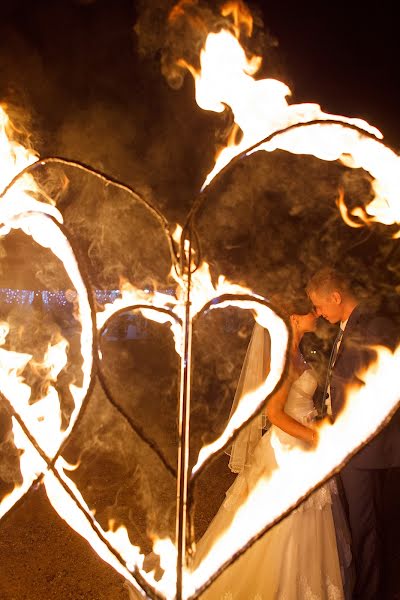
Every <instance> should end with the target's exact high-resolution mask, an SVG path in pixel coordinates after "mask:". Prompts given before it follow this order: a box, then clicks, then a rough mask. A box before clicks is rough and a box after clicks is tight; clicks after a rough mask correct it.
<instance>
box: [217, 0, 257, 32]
mask: <svg viewBox="0 0 400 600" xmlns="http://www.w3.org/2000/svg"><path fill="white" fill-rule="evenodd" d="M221 14H222V16H223V17H230V16H232V19H233V28H234V31H235V35H236V37H237V38H239V36H240V33H241V30H242V29H243V30H244V33H245V35H246V36H247V37H251V35H252V33H253V17H252V15H251V12H250V11H249V9H248V7H247V6H246V4H245V3H244V2H241V1H239V0H238V1H237V2H234V1H232V0H230V1H229V2H225V4H224V5H223V6H222V7H221Z"/></svg>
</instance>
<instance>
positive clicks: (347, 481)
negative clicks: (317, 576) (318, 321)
mask: <svg viewBox="0 0 400 600" xmlns="http://www.w3.org/2000/svg"><path fill="white" fill-rule="evenodd" d="M396 333H397V332H395V330H394V325H393V324H392V323H391V321H389V320H388V319H385V318H382V317H377V316H374V315H372V314H371V313H369V312H368V310H367V309H366V307H363V306H362V305H358V306H357V307H356V308H355V309H354V310H353V312H352V313H351V315H350V317H349V320H348V322H347V326H346V328H345V330H344V334H343V337H342V340H341V344H340V346H339V350H338V353H337V356H336V360H335V364H334V366H333V367H332V374H331V380H330V398H331V406H332V417H333V419H335V418H336V417H337V415H338V414H339V412H340V411H341V410H342V408H343V405H344V397H345V389H346V387H347V386H348V385H349V384H356V385H357V384H358V385H362V384H363V382H362V381H361V380H360V378H359V375H360V371H362V369H363V368H364V367H366V366H368V365H369V364H370V363H371V362H373V360H374V358H375V352H374V351H373V350H371V349H370V346H373V345H384V346H387V347H389V348H391V349H393V347H394V345H395V343H396V342H397V339H396V337H397V336H396ZM388 385H393V382H388ZM384 393H385V390H384V389H382V394H384ZM375 401H376V402H377V403H378V402H379V397H377V398H376V399H375ZM398 466H400V411H398V413H397V414H396V415H395V416H394V417H393V418H392V420H391V421H390V423H389V424H388V425H387V426H386V427H385V428H384V429H383V431H381V432H380V433H379V434H378V435H377V436H376V437H375V438H374V439H373V440H372V441H371V442H369V443H368V444H367V445H366V446H364V448H362V449H361V450H360V451H359V452H358V453H357V454H356V455H355V456H354V457H353V458H352V459H351V460H350V461H349V462H348V464H347V465H346V466H345V467H344V468H343V469H342V471H341V473H340V478H341V481H342V484H343V488H344V493H345V496H346V500H347V504H348V514H349V522H350V529H351V535H352V546H353V555H354V559H355V566H356V577H357V579H356V587H355V590H354V598H357V599H362V600H369V599H370V600H377V599H378V598H381V597H382V596H381V595H380V594H381V585H382V551H383V547H382V524H381V523H382V516H383V515H382V508H381V497H382V487H383V483H382V478H383V477H384V476H385V474H386V470H387V469H388V468H390V467H398Z"/></svg>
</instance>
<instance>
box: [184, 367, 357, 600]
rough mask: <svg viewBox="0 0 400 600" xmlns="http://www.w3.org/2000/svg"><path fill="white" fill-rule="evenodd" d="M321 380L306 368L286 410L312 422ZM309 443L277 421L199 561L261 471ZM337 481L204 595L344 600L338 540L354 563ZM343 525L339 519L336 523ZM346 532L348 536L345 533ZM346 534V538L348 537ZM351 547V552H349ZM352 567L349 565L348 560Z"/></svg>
mask: <svg viewBox="0 0 400 600" xmlns="http://www.w3.org/2000/svg"><path fill="white" fill-rule="evenodd" d="M315 388H316V380H315V378H314V375H313V373H312V370H311V369H307V370H305V371H304V372H303V373H302V374H301V375H300V376H299V378H298V379H297V380H295V382H294V383H293V384H292V387H291V389H290V392H289V395H288V399H287V402H286V405H285V412H286V413H287V414H289V415H290V416H291V417H293V418H294V419H296V420H297V421H300V422H303V423H304V422H306V421H307V420H309V418H310V417H311V416H312V414H313V412H314V406H313V400H312V396H313V393H314V391H315ZM302 444H303V442H302V441H300V440H298V439H297V438H294V437H292V436H290V435H288V434H287V433H285V432H283V431H282V430H280V429H279V428H277V427H275V426H271V427H270V429H269V430H268V432H267V433H266V434H265V435H264V436H263V437H262V438H261V440H260V441H259V442H258V444H257V446H256V449H255V452H254V454H253V457H252V460H251V463H250V465H248V466H246V467H245V469H244V470H243V471H242V472H241V473H240V474H239V475H238V476H237V478H236V480H235V482H234V483H233V485H232V486H231V488H230V489H229V490H228V492H227V495H226V500H225V502H224V503H223V505H222V506H221V507H220V509H219V511H218V513H217V514H216V516H215V517H214V519H213V521H212V522H211V524H210V526H209V528H208V529H207V531H206V533H205V534H204V536H203V537H202V538H201V540H200V541H199V543H198V545H197V550H196V555H195V559H194V566H195V565H196V564H199V562H200V560H201V558H202V557H203V556H204V554H205V553H206V552H207V549H208V548H209V546H210V544H212V542H213V540H214V539H215V538H216V537H218V534H219V532H220V531H222V530H224V529H225V528H226V527H227V526H228V524H229V522H230V521H231V519H232V512H231V511H233V510H235V508H236V507H237V506H239V505H240V504H241V503H242V502H243V500H244V498H245V496H246V494H247V493H248V490H249V489H251V488H252V487H253V486H254V484H255V482H256V480H257V478H258V475H259V472H260V470H264V471H265V470H267V471H269V470H272V469H275V468H276V467H277V465H278V466H279V464H280V460H281V459H280V456H283V453H285V451H287V449H290V448H291V447H295V446H299V445H302ZM335 493H337V490H335V483H334V482H333V481H331V482H329V483H328V484H325V485H323V486H322V487H321V488H319V489H318V490H317V491H315V492H314V493H313V494H311V495H310V496H309V497H308V498H307V500H305V501H304V502H303V503H302V504H300V505H299V506H298V508H297V509H295V510H294V511H292V512H291V513H290V514H289V515H288V516H287V517H286V518H285V519H284V520H282V521H281V522H280V523H278V524H277V525H276V526H275V527H273V528H272V529H271V530H269V531H268V532H267V533H266V534H265V535H264V536H263V537H262V538H261V539H260V540H258V541H257V542H256V543H255V544H254V545H253V546H251V547H250V548H249V550H247V551H246V552H245V554H243V555H242V556H241V557H240V558H239V559H238V560H237V561H236V562H235V563H234V564H233V565H231V566H230V567H229V568H228V569H227V570H226V571H224V572H223V573H222V574H221V575H220V577H219V578H218V579H217V580H216V581H215V582H214V583H213V584H212V585H211V586H210V587H209V588H208V589H207V590H206V591H205V592H204V593H203V594H202V596H201V598H202V599H203V600H342V599H343V598H344V592H343V584H342V576H341V567H340V562H339V556H338V549H337V540H336V538H338V543H339V544H342V549H341V550H342V551H341V555H342V558H343V557H344V559H345V562H346V563H349V562H350V559H351V557H350V555H349V547H348V539H347V538H346V533H345V525H343V530H342V528H341V524H339V527H340V529H341V530H340V531H337V532H336V534H335V527H334V522H333V516H332V496H333V494H335ZM336 527H338V523H336ZM341 536H342V537H341ZM343 536H344V537H343ZM346 552H347V556H346ZM345 566H347V565H345Z"/></svg>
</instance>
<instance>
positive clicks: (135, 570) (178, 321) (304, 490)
mask: <svg viewBox="0 0 400 600" xmlns="http://www.w3.org/2000/svg"><path fill="white" fill-rule="evenodd" d="M149 215H153V213H152V212H151V210H150V209H149ZM43 221H45V222H46V227H45V228H44V229H43V228H37V227H36V224H38V223H39V222H41V224H43ZM12 223H13V225H12V227H15V228H18V229H21V230H22V231H24V232H25V234H27V235H30V236H31V237H32V238H33V239H34V240H35V241H37V242H38V243H39V244H41V245H42V246H46V247H51V249H52V251H53V252H54V253H55V254H56V255H57V256H59V257H60V258H61V259H62V262H63V263H64V264H65V265H66V267H65V268H66V272H67V274H68V277H69V280H70V282H71V287H72V288H74V290H76V293H77V298H78V299H79V300H78V303H79V311H80V313H81V319H80V320H81V322H82V324H83V326H82V332H81V334H80V345H81V348H82V352H81V353H82V356H83V357H84V363H85V370H84V375H83V376H82V382H81V384H80V386H79V390H78V394H77V396H76V399H75V402H74V408H73V410H72V412H71V414H70V417H69V420H68V422H67V423H66V424H65V425H66V426H65V427H60V426H59V425H60V423H59V422H57V425H58V431H56V436H55V438H54V439H51V440H50V439H49V438H48V437H47V436H43V437H41V433H40V424H41V423H44V422H45V423H46V421H51V419H52V416H53V413H52V411H53V409H54V405H50V406H49V409H48V410H43V414H37V413H35V411H32V413H33V414H34V419H35V420H36V422H35V423H34V425H30V424H29V417H28V416H27V413H24V412H23V411H21V410H18V406H17V408H15V409H14V413H12V414H13V416H14V417H15V418H16V419H17V418H18V416H19V417H20V419H21V422H20V425H16V428H15V430H14V440H15V443H16V445H17V447H18V448H21V449H23V454H22V456H21V470H24V484H23V485H22V486H20V487H18V488H16V489H15V490H14V491H13V492H12V493H11V494H10V495H9V496H8V497H7V498H6V499H5V500H3V502H2V503H1V508H2V514H4V513H5V512H7V511H8V510H10V508H11V507H12V506H13V505H14V504H15V503H16V502H17V501H18V500H19V499H20V498H21V497H22V496H23V494H25V493H26V491H27V489H29V487H30V485H31V484H32V482H33V481H34V480H35V479H36V478H38V477H40V476H43V482H44V485H45V487H46V490H47V493H48V496H49V498H50V499H51V501H52V504H53V506H54V507H55V509H56V510H57V511H58V512H59V514H60V515H61V516H62V517H63V518H64V519H65V520H66V521H67V522H68V523H69V524H70V525H71V527H73V528H74V529H76V530H77V531H78V532H79V533H80V534H81V535H83V536H84V537H85V539H87V540H88V541H89V542H90V543H91V545H92V546H93V547H94V548H95V550H96V552H97V553H98V554H99V555H100V556H101V557H102V558H104V560H106V561H107V562H108V563H110V564H111V565H112V566H113V567H114V568H115V569H116V570H117V571H118V572H120V573H121V574H123V575H124V576H125V577H126V578H127V579H128V580H129V581H131V582H132V583H133V584H134V585H135V586H136V587H137V588H138V589H142V590H145V592H146V593H147V594H148V595H150V596H153V597H173V595H174V593H175V584H176V549H175V547H174V544H173V543H172V541H171V540H157V541H156V542H155V544H154V551H155V552H156V553H157V554H159V556H160V557H161V566H162V569H163V571H164V575H163V577H162V578H161V579H158V580H157V579H156V578H154V577H152V575H151V574H150V575H149V574H147V573H145V572H144V571H143V570H142V569H141V565H142V562H143V557H142V556H141V553H140V550H139V548H138V547H135V546H132V544H131V542H130V540H129V538H128V536H127V534H126V531H123V530H122V529H119V530H117V531H114V530H113V529H112V527H111V526H110V528H109V529H107V528H104V527H102V526H101V524H100V523H99V522H98V521H97V519H96V518H95V516H94V515H93V514H92V512H91V509H90V506H88V504H87V502H86V501H85V498H84V492H83V491H82V490H80V489H79V486H76V485H75V484H74V483H73V481H72V479H71V478H70V477H69V476H68V475H67V466H66V464H65V461H64V459H63V458H62V456H60V451H61V450H62V448H63V445H64V444H65V442H66V440H67V439H68V436H69V435H70V434H71V432H72V430H73V428H74V426H75V423H76V422H77V421H78V417H79V414H80V411H81V409H82V407H83V406H84V404H85V399H86V398H87V397H88V393H89V392H90V386H91V382H92V381H93V379H94V375H95V371H94V369H93V367H92V361H91V356H92V355H91V352H90V351H91V349H92V347H94V344H93V339H94V335H93V323H94V319H93V318H92V315H93V313H94V310H93V307H92V306H91V303H90V299H89V296H88V294H87V286H86V285H85V284H84V281H83V277H82V275H81V271H80V269H79V268H77V261H76V259H75V257H74V254H73V252H72V250H71V248H70V247H69V244H68V243H67V238H66V237H65V235H64V234H63V231H62V230H60V228H59V226H58V225H57V224H56V223H55V222H54V219H53V218H52V217H50V216H48V215H45V214H33V213H29V214H25V213H24V214H16V215H14V217H13V219H12ZM12 227H11V228H12ZM42 231H45V232H46V233H45V234H43V233H42ZM49 233H50V235H49ZM210 235H211V234H210ZM56 238H57V239H58V238H59V239H61V240H63V244H64V245H63V250H62V251H59V250H55V249H54V248H55V246H54V242H55V239H56ZM170 245H171V247H172V246H173V245H174V243H173V241H172V240H170ZM141 251H142V248H141V247H139V248H138V249H137V254H138V256H139V257H140V256H141ZM192 258H193V260H194V261H195V260H196V258H197V257H196V255H195V252H194V255H193V257H189V260H188V265H189V269H188V271H187V272H189V271H190V269H191V266H190V265H191V262H192V261H191V259H192ZM174 266H175V267H176V264H175V265H174ZM186 266H187V265H186ZM197 266H198V267H199V268H198V270H200V268H201V265H197ZM183 274H184V273H182V272H179V275H180V276H182V275H183ZM194 277H195V273H193V278H194ZM208 284H209V285H208V288H207V292H206V297H205V298H204V294H201V293H200V292H199V291H198V289H197V288H196V286H193V288H192V289H191V290H190V293H187V287H186V286H185V280H184V278H183V281H182V285H181V287H180V289H179V291H178V293H177V294H176V295H175V296H174V297H171V298H170V301H169V302H166V301H165V298H164V299H162V298H160V297H158V296H157V295H155V296H154V297H152V298H150V299H149V300H146V298H145V295H146V294H144V293H143V289H141V288H139V287H138V286H136V287H135V286H132V287H131V289H130V290H127V294H126V295H125V296H124V294H123V295H122V299H121V302H119V301H118V302H117V301H116V302H114V303H113V307H112V309H111V313H110V314H113V312H115V311H117V310H120V309H122V308H124V307H125V308H130V307H137V306H138V304H139V300H142V301H143V302H142V306H141V308H140V310H141V311H142V314H143V315H144V316H145V318H147V319H151V320H152V319H153V317H152V316H151V311H155V312H160V308H162V307H163V311H164V313H163V314H164V316H165V318H166V320H167V321H170V322H171V324H173V328H174V332H175V336H176V337H178V338H179V337H180V338H181V339H183V338H184V336H185V327H182V322H183V321H184V315H183V313H184V311H183V312H182V308H183V309H185V308H186V307H187V306H188V305H190V304H191V305H192V307H193V306H195V310H194V309H193V308H192V312H190V311H189V316H190V318H189V324H190V323H193V322H194V321H193V319H194V318H198V319H199V320H201V318H202V315H203V314H205V313H206V312H207V311H209V310H216V309H218V310H224V309H226V308H227V307H229V306H237V307H239V308H241V309H243V310H248V311H249V310H252V311H254V312H255V313H256V315H257V317H256V320H257V322H258V323H259V324H260V325H261V326H262V327H265V328H266V329H267V330H268V331H269V334H270V336H271V341H272V344H271V346H272V357H273V359H274V361H275V363H274V365H273V366H272V367H271V371H270V373H269V375H268V377H267V378H266V379H265V381H264V383H263V385H262V386H261V387H260V389H258V390H256V391H255V392H254V394H252V395H249V396H248V397H246V398H245V399H244V401H243V403H242V405H241V407H240V410H237V412H236V413H234V415H233V417H232V419H231V420H230V421H229V423H228V424H227V426H226V428H225V430H224V431H222V433H221V434H220V435H219V437H218V438H217V439H216V440H214V441H213V442H212V444H211V447H208V448H203V449H202V450H201V452H200V453H199V456H198V457H197V458H196V460H195V461H193V462H194V463H195V464H194V467H193V470H192V473H191V478H190V479H191V483H190V485H195V483H196V480H197V478H198V477H199V474H200V473H201V472H202V471H203V469H204V467H205V466H206V465H207V464H208V462H209V461H210V460H211V459H212V458H213V456H214V455H216V454H218V453H220V452H222V451H223V450H224V448H226V446H227V445H229V443H230V442H231V441H232V439H233V438H234V436H235V435H236V434H237V432H238V431H239V430H240V428H241V427H242V426H244V425H245V424H246V423H247V422H248V421H249V420H251V418H252V417H254V415H255V414H257V413H258V412H259V411H260V410H261V408H262V406H263V403H264V401H265V399H266V398H267V397H268V395H270V394H271V393H272V392H273V390H274V389H275V388H276V386H277V385H279V382H280V380H281V377H282V375H283V374H284V368H285V353H286V347H287V341H288V333H287V330H286V325H285V321H284V320H283V319H282V318H281V316H279V307H278V314H275V312H274V310H272V309H271V307H270V306H269V304H268V301H267V299H265V298H264V297H262V296H260V295H252V294H251V293H250V292H249V290H247V289H246V288H244V287H241V286H237V285H236V286H235V285H230V284H229V283H227V284H226V285H225V286H222V287H221V288H220V287H218V286H213V284H212V281H211V277H209V281H208ZM186 293H187V295H186V297H185V294H186ZM182 298H183V299H182ZM133 300H134V301H133ZM161 305H162V306H161ZM165 306H167V307H168V308H165ZM161 312H162V311H161ZM99 314H100V315H101V311H99ZM196 315H198V316H197V317H195V316H196ZM103 324H104V320H103ZM186 324H187V323H186ZM101 326H102V325H100V324H99V322H98V327H99V328H100V327H101ZM176 346H177V350H178V354H179V353H180V354H181V363H184V361H185V353H184V352H183V351H182V348H181V345H180V344H179V343H177V344H176ZM88 348H89V351H88ZM61 352H62V350H61ZM178 354H177V360H179V358H178ZM398 360H399V354H398V351H396V353H394V354H390V353H389V352H387V351H385V350H382V351H381V352H380V354H379V363H378V364H377V365H376V366H373V367H372V368H371V369H370V371H369V372H368V373H367V374H365V375H364V379H365V381H366V384H367V385H366V386H365V387H364V388H363V389H362V390H361V391H357V392H355V393H352V392H351V390H349V393H350V394H351V401H350V402H348V404H347V408H346V410H345V411H344V412H343V413H342V415H341V416H340V418H339V419H338V420H337V422H336V423H335V426H334V427H329V426H326V427H324V428H323V430H322V431H321V436H320V443H319V445H318V448H317V449H316V450H315V451H314V452H300V451H296V452H291V453H288V454H287V455H284V456H282V460H281V464H280V468H279V470H276V471H274V472H273V473H272V474H271V475H270V476H269V477H268V479H263V478H261V479H260V482H259V485H257V486H256V487H255V488H254V489H253V490H252V491H251V494H250V495H249V498H248V501H247V503H246V505H245V506H243V507H241V508H240V509H239V510H238V512H237V515H235V518H234V519H233V520H232V525H231V528H230V529H229V531H227V532H226V535H225V536H224V537H225V538H226V540H227V541H226V540H225V543H224V539H221V540H219V542H218V545H216V546H215V547H213V548H211V549H210V553H209V555H208V556H206V557H205V558H204V560H203V561H202V562H201V563H200V564H199V565H198V567H197V568H196V570H194V571H192V572H191V573H185V574H184V595H185V596H186V597H190V596H192V595H195V594H196V591H197V590H200V589H203V588H204V587H207V585H208V584H209V583H210V582H211V580H212V578H213V577H215V576H216V575H217V574H218V572H219V571H220V570H221V569H222V568H223V567H224V565H227V564H229V562H230V561H232V560H234V555H237V553H238V552H240V551H243V550H244V549H245V548H246V547H247V546H248V545H249V544H251V543H252V542H253V541H254V540H255V539H257V537H259V536H260V535H261V534H262V533H263V532H264V531H266V530H267V529H268V528H269V527H270V526H271V525H272V524H273V523H274V522H275V521H277V520H279V518H281V516H282V515H284V514H285V513H287V512H288V511H289V510H290V509H292V508H293V507H295V506H296V505H297V504H298V503H299V502H301V500H302V499H304V498H305V497H306V496H307V495H308V494H309V493H310V492H311V491H312V490H313V489H315V488H316V487H317V486H318V485H319V484H320V483H321V482H322V481H324V480H325V479H326V478H327V477H329V476H330V474H331V473H332V472H334V471H335V470H336V469H338V468H339V467H340V465H341V464H343V462H344V461H345V460H346V458H347V457H348V456H350V455H351V454H352V453H354V452H356V451H357V449H358V448H359V447H361V445H362V444H363V443H365V442H366V441H368V439H369V438H370V437H371V436H372V435H373V434H374V433H375V432H376V430H377V428H378V429H379V427H381V426H383V425H384V424H385V422H386V420H387V419H388V418H389V417H390V416H391V414H392V413H393V412H394V410H395V408H396V405H397V403H398V393H397V390H396V388H395V386H393V385H392V384H391V382H392V381H393V380H394V377H395V376H396V370H397V367H398ZM17 361H18V362H17V363H16V366H15V367H14V369H11V370H10V371H9V372H8V374H7V377H9V379H8V380H6V381H5V382H4V383H3V384H2V385H3V387H2V391H3V395H4V396H5V397H6V399H8V401H9V400H10V399H11V397H12V395H13V392H15V386H16V385H18V384H21V381H20V380H19V376H20V373H21V370H23V369H24V367H25V366H26V364H27V363H28V362H29V361H30V355H29V353H26V354H25V355H24V354H20V355H19V357H17ZM52 368H53V366H52V367H51V368H50V370H51V369H52ZM54 371H56V368H55V366H54ZM54 377H55V378H56V377H57V376H56V374H54ZM22 383H23V382H22ZM383 388H384V389H385V393H384V394H382V389H383ZM377 396H379V397H380V398H381V397H382V396H384V398H382V401H381V402H380V404H379V406H377V405H376V403H374V402H373V399H374V398H375V397H377ZM50 400H51V398H50ZM25 401H26V398H25ZM378 411H379V412H378ZM360 414H362V415H363V418H362V419H360V418H359V417H360ZM23 467H24V469H23ZM25 467H26V469H25ZM282 490H285V494H282ZM254 517H256V518H254Z"/></svg>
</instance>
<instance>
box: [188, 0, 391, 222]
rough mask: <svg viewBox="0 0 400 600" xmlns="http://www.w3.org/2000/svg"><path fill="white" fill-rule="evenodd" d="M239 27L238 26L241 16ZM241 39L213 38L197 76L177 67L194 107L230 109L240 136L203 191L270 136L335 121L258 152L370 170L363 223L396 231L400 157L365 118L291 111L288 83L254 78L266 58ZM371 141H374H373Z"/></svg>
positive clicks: (314, 108) (311, 109)
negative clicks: (187, 80)
mask: <svg viewBox="0 0 400 600" xmlns="http://www.w3.org/2000/svg"><path fill="white" fill-rule="evenodd" d="M235 4H236V5H237V8H238V9H240V7H242V6H243V3H242V2H241V3H239V4H237V3H235V2H229V3H228V8H225V9H223V10H224V11H225V12H224V14H227V15H229V14H234V11H233V6H234V5H235ZM234 20H235V23H236V17H234ZM234 29H235V28H234ZM236 29H237V28H236ZM238 35H239V34H238V32H237V31H236V37H235V35H233V34H232V32H231V31H229V30H227V29H222V30H221V31H220V32H218V33H210V34H209V35H208V37H207V39H206V43H205V46H204V48H203V50H202V51H201V55H200V64H201V70H200V71H199V72H197V71H196V69H195V68H194V67H193V66H189V65H187V64H186V63H184V62H183V61H181V63H180V64H182V65H184V66H186V67H187V68H188V69H189V70H190V72H191V73H192V75H193V77H194V79H195V82H196V100H197V104H198V105H199V106H200V107H201V108H203V109H204V110H212V111H214V112H223V111H224V110H225V106H226V105H227V106H229V107H230V108H231V110H232V112H233V115H234V122H235V131H234V133H235V134H236V133H237V131H241V132H242V137H241V139H240V142H239V143H236V140H237V136H236V135H232V136H230V139H229V140H228V142H227V146H226V147H225V148H224V149H223V150H222V151H219V152H218V154H217V157H216V162H215V165H214V168H213V169H212V171H211V172H210V173H209V174H208V176H207V178H206V180H205V182H204V184H203V187H202V189H204V188H205V187H207V186H208V185H209V184H210V182H211V181H212V180H213V179H214V177H215V176H216V175H217V174H218V173H219V172H220V171H221V170H222V169H223V168H224V167H225V166H226V165H227V164H228V163H229V162H231V160H232V159H233V158H234V157H236V156H238V155H240V154H242V153H246V151H248V150H249V149H250V148H251V147H253V146H254V145H257V144H259V142H261V141H262V140H263V139H264V138H266V137H268V136H270V135H271V134H273V133H275V132H278V131H282V130H286V129H287V128H288V127H290V126H293V125H296V124H301V123H304V124H306V123H311V122H312V121H315V120H320V121H328V120H334V121H338V122H342V123H343V126H340V125H332V126H330V127H327V126H324V125H312V126H311V125H310V126H309V127H308V128H307V132H306V133H305V131H304V130H303V129H302V128H299V129H292V130H290V131H286V132H285V133H282V134H280V135H277V136H276V137H275V138H274V139H273V141H271V142H269V143H266V144H262V145H260V146H258V147H257V148H256V150H265V151H268V152H272V151H273V150H276V149H278V148H279V149H283V150H287V151H289V152H292V153H296V154H312V155H314V156H316V157H319V158H321V159H322V160H340V161H341V162H342V163H343V164H344V165H346V166H347V167H351V168H363V169H365V170H366V171H367V172H369V173H370V174H371V175H372V177H373V183H372V188H373V191H374V193H375V198H374V199H373V200H372V201H371V202H370V204H369V205H368V207H367V209H366V215H365V216H364V219H363V220H364V221H367V222H368V221H379V222H381V223H384V224H386V225H389V224H394V223H397V224H399V223H400V158H399V156H397V155H396V154H395V153H394V152H393V151H391V150H390V149H389V148H386V147H385V146H384V145H383V144H382V143H381V142H379V140H380V139H381V138H382V134H381V132H380V131H379V130H377V129H376V128H375V127H372V126H371V125H369V124H368V123H367V122H366V121H364V120H362V119H352V118H348V117H343V116H341V115H332V114H328V113H325V112H323V111H322V110H321V108H320V106H319V105H318V104H310V103H303V104H289V103H288V101H287V98H288V97H290V95H291V92H290V89H289V88H288V87H287V86H286V85H285V84H284V83H282V82H281V81H277V80H275V79H269V78H265V79H260V80H255V79H254V78H253V75H255V74H256V73H257V71H258V70H259V67H260V65H261V59H260V57H257V56H253V57H250V58H249V57H248V56H246V53H245V51H244V49H243V48H242V46H241V45H240V43H239V41H238V39H237V37H238ZM346 125H350V126H355V127H358V128H359V129H361V130H363V131H365V133H366V135H365V136H362V135H361V134H360V131H357V130H355V129H350V128H348V127H346ZM371 135H372V136H375V137H376V138H377V139H372V138H371V137H368V136H371Z"/></svg>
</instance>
